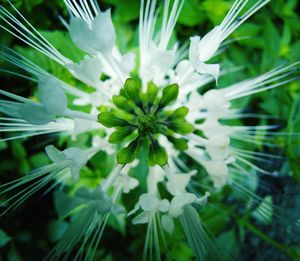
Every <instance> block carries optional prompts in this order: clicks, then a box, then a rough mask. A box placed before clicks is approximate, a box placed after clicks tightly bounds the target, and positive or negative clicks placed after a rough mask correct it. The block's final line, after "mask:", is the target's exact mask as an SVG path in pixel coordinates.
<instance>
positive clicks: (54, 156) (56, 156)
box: [45, 145, 66, 163]
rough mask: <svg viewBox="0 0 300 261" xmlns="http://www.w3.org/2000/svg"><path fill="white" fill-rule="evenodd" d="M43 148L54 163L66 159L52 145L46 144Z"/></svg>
mask: <svg viewBox="0 0 300 261" xmlns="http://www.w3.org/2000/svg"><path fill="white" fill-rule="evenodd" d="M45 150H46V153H47V155H48V157H49V159H50V160H51V161H52V162H54V163H60V162H61V161H63V160H65V159H66V156H65V155H64V154H63V153H62V152H61V151H60V150H58V149H57V148H55V147H54V146H53V145H48V146H47V147H46V148H45Z"/></svg>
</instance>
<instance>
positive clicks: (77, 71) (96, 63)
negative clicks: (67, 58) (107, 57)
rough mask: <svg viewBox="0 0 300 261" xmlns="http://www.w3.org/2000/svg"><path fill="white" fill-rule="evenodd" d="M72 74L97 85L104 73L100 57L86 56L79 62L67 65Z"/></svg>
mask: <svg viewBox="0 0 300 261" xmlns="http://www.w3.org/2000/svg"><path fill="white" fill-rule="evenodd" d="M65 66H66V67H67V68H68V69H69V70H70V71H71V72H72V74H73V75H74V76H75V77H76V78H77V79H79V80H81V81H83V82H84V83H86V84H89V85H92V86H96V85H97V83H98V82H99V80H100V76H101V74H102V64H101V61H100V60H99V58H98V57H94V58H92V57H89V56H85V58H84V60H82V61H80V63H79V64H76V63H72V64H66V65H65Z"/></svg>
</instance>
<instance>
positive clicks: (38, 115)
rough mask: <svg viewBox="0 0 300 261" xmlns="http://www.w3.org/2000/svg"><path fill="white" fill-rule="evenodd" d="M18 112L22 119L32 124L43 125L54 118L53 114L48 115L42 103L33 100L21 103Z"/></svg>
mask: <svg viewBox="0 0 300 261" xmlns="http://www.w3.org/2000/svg"><path fill="white" fill-rule="evenodd" d="M19 113H20V115H21V117H22V119H24V120H25V121H28V122H29V123H31V124H34V125H43V124H46V123H49V122H51V121H52V120H54V119H55V116H54V115H50V114H49V113H48V112H47V110H46V108H45V107H44V106H43V105H42V104H37V103H33V102H28V103H24V104H22V105H21V106H20V111H19Z"/></svg>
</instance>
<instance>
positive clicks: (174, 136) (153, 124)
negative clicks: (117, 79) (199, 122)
mask: <svg viewBox="0 0 300 261" xmlns="http://www.w3.org/2000/svg"><path fill="white" fill-rule="evenodd" d="M141 89H142V88H141V84H140V82H138V81H137V80H134V79H128V80H127V81H126V83H125V85H124V88H123V89H122V90H121V92H120V94H119V95H116V96H114V97H113V99H112V102H113V104H114V105H115V107H114V108H112V109H110V110H107V111H105V112H102V113H100V114H99V116H98V119H99V122H100V123H101V124H102V125H104V126H105V127H108V128H115V131H114V132H113V133H112V134H111V135H110V136H109V142H110V143H115V144H121V145H122V144H124V143H125V142H129V144H128V145H127V147H124V148H122V149H120V150H119V151H118V153H117V161H118V163H120V164H127V163H130V162H132V161H133V160H134V159H135V158H136V156H137V153H138V151H139V150H140V148H141V147H142V146H143V147H147V148H148V161H149V164H150V165H160V166H163V165H165V164H167V163H168V155H167V152H166V150H165V148H164V147H162V146H161V145H160V143H159V141H158V139H159V136H160V135H163V136H165V137H166V138H167V139H168V140H169V142H171V143H172V144H173V146H174V147H175V149H177V150H185V149H187V148H188V145H187V141H186V139H185V138H184V137H183V136H185V135H187V134H189V133H191V132H193V131H194V126H193V125H192V124H190V123H188V122H187V121H186V120H185V117H186V115H187V114H188V111H189V110H188V108H186V107H179V108H177V109H175V110H166V107H167V106H169V105H171V104H173V103H174V102H175V101H176V99H177V96H178V91H179V87H178V85H177V84H171V85H168V86H166V87H165V88H162V89H160V88H158V87H157V86H156V85H155V84H153V83H149V84H148V86H147V91H146V92H142V90H141Z"/></svg>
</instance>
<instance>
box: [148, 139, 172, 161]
mask: <svg viewBox="0 0 300 261" xmlns="http://www.w3.org/2000/svg"><path fill="white" fill-rule="evenodd" d="M148 161H149V164H150V165H151V166H154V165H160V166H164V165H166V164H167V163H168V154H167V151H166V150H165V148H163V147H162V146H160V144H159V143H158V142H154V141H153V142H152V144H151V145H150V148H149V153H148Z"/></svg>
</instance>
